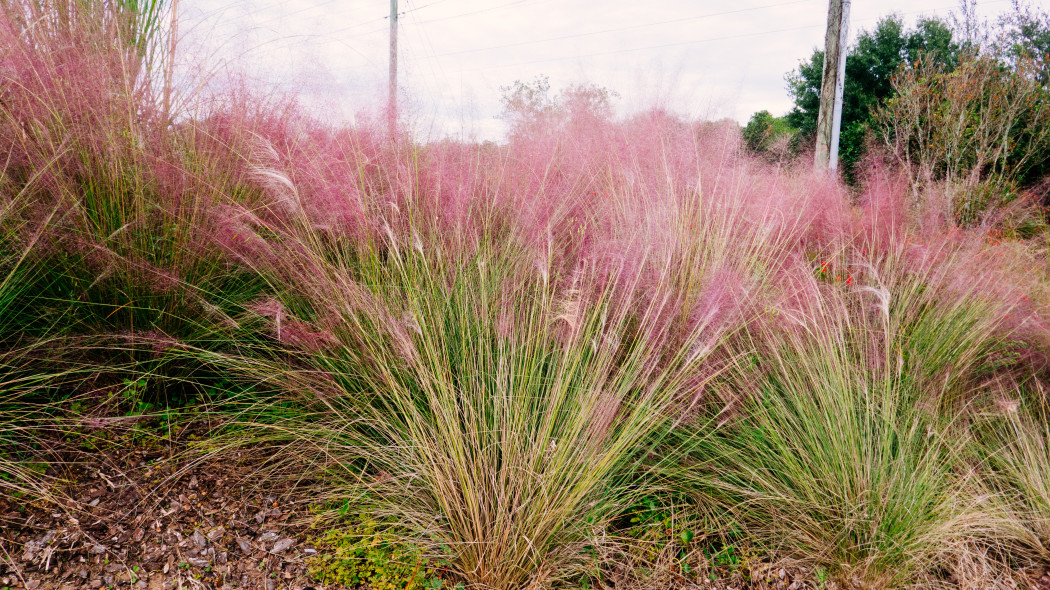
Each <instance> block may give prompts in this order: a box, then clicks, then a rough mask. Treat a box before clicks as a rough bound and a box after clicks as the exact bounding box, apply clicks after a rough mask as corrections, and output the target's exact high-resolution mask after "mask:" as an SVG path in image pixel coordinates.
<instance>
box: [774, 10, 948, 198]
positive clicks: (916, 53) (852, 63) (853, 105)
mask: <svg viewBox="0 0 1050 590" xmlns="http://www.w3.org/2000/svg"><path fill="white" fill-rule="evenodd" d="M960 54H961V46H960V45H959V44H958V43H957V42H956V41H955V40H954V39H953V35H952V29H951V27H950V26H949V25H948V24H947V23H945V22H944V21H941V20H938V19H935V18H928V19H921V20H919V22H918V23H917V24H916V26H915V28H914V29H911V30H906V29H905V27H904V22H903V21H902V20H901V17H900V16H898V15H891V16H888V17H886V18H884V19H882V20H881V21H879V23H878V25H876V27H875V29H874V30H873V31H861V33H860V35H859V36H858V38H857V42H856V44H855V45H854V46H853V47H852V48H851V49H850V51H849V53H848V55H847V57H846V83H845V90H844V93H843V105H842V131H841V136H840V140H839V144H840V148H839V150H840V152H839V157H840V160H841V161H842V165H843V169H844V170H845V172H846V174H847V177H848V178H852V172H853V167H854V166H855V165H856V163H857V161H858V160H859V159H860V157H861V156H862V155H863V151H864V140H865V136H866V135H867V132H868V129H869V128H870V124H871V117H872V109H873V108H874V107H877V106H878V105H880V104H882V102H883V101H885V100H886V99H887V98H889V97H891V96H893V94H894V89H893V77H894V75H895V74H896V73H897V72H898V71H899V70H900V69H901V68H902V67H908V66H910V65H911V64H915V63H916V62H918V60H919V59H920V57H922V56H923V55H926V56H928V57H929V58H930V59H933V60H934V61H935V62H936V63H938V64H939V65H941V66H943V67H944V69H945V70H951V69H954V67H955V66H956V65H957V64H958V61H959V57H960ZM823 68H824V52H823V51H821V50H819V49H818V50H814V52H813V55H812V56H811V57H810V59H809V60H806V61H803V62H801V63H800V64H799V67H798V69H797V70H794V71H792V72H791V73H789V74H788V76H787V81H788V91H789V92H790V94H791V96H792V98H793V99H794V102H795V106H794V108H793V109H792V110H791V112H790V113H788V115H787V121H788V123H790V124H791V125H792V126H793V127H795V128H797V129H798V130H799V132H800V133H801V134H802V135H803V136H804V137H807V138H808V137H810V136H812V135H813V134H814V133H815V132H816V127H817V114H818V112H819V110H820V86H821V78H822V75H823Z"/></svg>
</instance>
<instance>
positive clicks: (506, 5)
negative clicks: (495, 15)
mask: <svg viewBox="0 0 1050 590" xmlns="http://www.w3.org/2000/svg"><path fill="white" fill-rule="evenodd" d="M530 1H532V0H514V1H513V2H507V3H506V4H499V5H497V6H489V7H488V8H481V9H479V10H474V11H471V12H463V13H460V14H453V15H451V16H442V17H439V18H433V19H430V20H425V21H420V22H418V23H416V24H419V25H427V24H430V23H436V22H441V21H443V20H452V19H454V18H461V17H464V16H474V15H475V14H481V13H483V12H491V11H493V10H499V9H501V8H507V7H510V6H517V5H518V4H525V3H526V2H530ZM435 3H436V2H435Z"/></svg>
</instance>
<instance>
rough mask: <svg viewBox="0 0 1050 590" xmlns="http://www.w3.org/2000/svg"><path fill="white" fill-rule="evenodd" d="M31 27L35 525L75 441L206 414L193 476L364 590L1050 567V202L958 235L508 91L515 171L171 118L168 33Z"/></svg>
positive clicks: (1, 384)
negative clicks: (228, 469)
mask: <svg viewBox="0 0 1050 590" xmlns="http://www.w3.org/2000/svg"><path fill="white" fill-rule="evenodd" d="M3 6H4V12H3V15H2V19H3V21H2V22H0V25H2V27H0V66H2V72H3V84H2V92H3V94H2V98H3V100H2V103H0V104H2V106H0V136H2V137H3V138H4V146H5V148H7V150H8V151H9V153H10V155H9V157H8V158H7V160H6V164H5V168H4V170H3V176H2V181H0V314H2V315H0V426H2V427H3V430H2V432H0V490H2V491H3V493H4V494H5V496H7V497H11V498H16V499H18V500H19V501H24V502H27V503H31V502H41V503H42V502H53V503H54V505H58V506H64V505H66V504H68V502H69V501H71V500H70V499H68V498H61V497H60V495H61V492H62V490H63V487H62V485H61V482H57V481H54V479H55V478H54V474H55V471H54V470H50V471H49V470H48V460H47V459H48V456H47V454H46V453H44V452H43V451H41V449H40V448H38V447H40V446H41V445H40V444H39V443H40V442H41V441H45V440H47V436H49V435H48V433H53V432H59V433H61V436H62V437H63V438H64V439H65V440H70V439H72V440H73V441H74V442H75V441H76V438H77V437H80V436H84V433H85V430H84V427H85V425H87V426H90V427H91V428H96V429H98V428H105V427H106V426H107V425H114V424H127V423H129V422H128V420H131V421H132V422H134V421H139V420H143V419H161V415H162V414H163V416H164V418H163V419H164V420H170V419H171V418H170V416H171V413H170V412H171V410H172V408H175V409H178V408H179V407H184V406H186V405H194V404H200V405H199V407H196V408H195V409H196V413H195V415H197V416H207V418H208V420H209V421H208V422H207V423H208V424H222V425H223V427H221V428H217V429H215V430H214V431H213V432H210V433H209V434H208V436H207V437H206V440H205V441H204V442H203V443H202V444H201V445H200V449H199V450H200V452H202V453H210V454H211V456H212V457H219V458H222V457H229V456H232V455H231V454H232V453H237V452H244V451H245V450H252V451H254V452H256V453H258V452H260V449H265V453H266V455H267V456H268V461H267V462H266V463H265V464H264V467H262V468H260V470H259V471H257V472H256V473H257V478H261V479H262V480H264V481H265V480H266V479H267V478H270V479H274V478H282V481H288V478H289V477H291V478H292V480H293V481H295V482H296V484H297V485H298V486H299V489H301V490H305V491H303V492H302V493H303V494H304V495H306V496H307V497H309V498H311V501H312V503H313V511H314V513H315V514H317V515H318V523H320V524H318V525H317V526H323V527H325V529H324V530H325V532H322V533H321V534H320V535H319V538H321V539H323V540H324V542H323V543H321V545H320V546H321V547H322V548H326V550H328V551H330V553H327V554H324V555H322V556H320V557H319V558H318V559H317V561H316V562H315V563H314V565H313V571H315V572H317V575H318V576H319V577H321V578H325V579H327V580H329V581H332V580H334V581H338V582H341V583H344V584H359V583H367V584H368V585H370V586H372V587H432V588H438V587H444V586H445V585H447V586H448V587H458V586H460V585H461V587H463V588H468V587H469V588H494V589H511V588H523V587H536V588H540V587H594V586H596V585H606V586H614V587H627V586H652V587H655V586H662V587H668V586H682V587H685V586H687V585H689V584H693V583H696V582H698V581H699V580H703V579H705V578H707V577H709V576H711V575H713V574H714V575H716V576H717V574H718V573H719V572H723V571H731V572H732V573H734V574H735V575H737V576H738V577H741V578H746V579H747V581H749V582H750V583H753V584H756V585H757V584H761V583H763V580H764V579H765V578H766V577H768V572H771V571H776V570H777V569H779V568H790V569H791V571H792V575H798V576H800V579H802V580H806V581H808V583H811V584H813V585H820V584H835V585H837V586H838V587H849V588H854V587H855V588H900V587H992V586H994V585H996V584H1003V585H1006V584H1008V583H1009V580H1014V581H1015V582H1016V581H1017V580H1023V579H1024V577H1025V576H1026V575H1028V573H1029V572H1031V571H1034V570H1038V568H1044V569H1045V568H1046V567H1048V566H1050V557H1048V555H1047V551H1046V545H1045V544H1046V543H1047V542H1050V541H1048V537H1047V535H1048V532H1047V527H1046V518H1047V516H1046V513H1047V489H1048V488H1050V483H1048V481H1050V480H1048V479H1047V478H1048V477H1050V474H1047V473H1046V470H1045V469H1042V468H1041V467H1040V465H1041V464H1042V463H1045V462H1046V444H1047V430H1046V429H1047V420H1046V402H1047V400H1046V396H1045V391H1046V388H1045V383H1044V382H1045V379H1046V375H1047V369H1048V366H1050V365H1048V360H1050V356H1048V355H1050V330H1048V329H1047V328H1048V325H1047V321H1048V317H1047V314H1048V304H1050V291H1048V284H1047V279H1048V277H1047V271H1048V260H1047V247H1048V241H1047V233H1046V229H1045V227H1046V226H1045V222H1044V220H1045V217H1044V216H1045V211H1043V210H1041V209H1040V207H1039V203H1037V202H1036V200H1035V199H1016V198H1013V197H1010V198H1003V199H987V200H983V201H980V202H979V203H978V202H975V201H972V200H971V201H967V203H966V205H965V206H966V207H968V208H969V209H968V211H969V212H970V213H968V214H967V216H965V218H962V217H960V215H959V214H958V212H959V206H960V204H959V201H958V195H959V192H958V191H957V190H956V187H954V186H953V185H952V184H951V182H945V179H944V178H942V177H941V176H939V173H935V172H936V171H937V170H939V169H938V168H937V166H941V165H942V164H937V163H928V165H929V166H930V168H929V169H928V170H926V172H928V174H926V175H925V176H922V178H924V179H925V181H924V182H922V183H916V182H915V178H917V176H916V175H917V174H921V173H922V172H923V170H917V169H916V168H914V167H904V168H901V167H899V166H897V164H896V163H894V162H893V159H892V158H891V157H890V154H889V153H887V154H884V155H885V156H886V157H884V158H872V159H871V161H869V162H867V163H866V164H858V167H857V168H855V169H854V176H855V177H856V178H857V179H858V181H857V187H853V188H849V187H847V186H845V185H844V184H843V183H842V182H840V181H838V180H837V179H835V178H832V177H828V176H824V175H818V174H815V173H813V172H812V171H810V170H809V166H808V163H806V162H795V163H792V162H791V161H790V160H789V159H787V158H786V157H785V158H778V159H777V160H776V161H775V162H769V161H768V160H766V159H762V158H758V157H755V156H754V155H753V154H752V153H750V152H749V149H748V144H747V142H746V141H745V139H746V138H745V137H744V136H743V135H742V134H741V130H740V129H739V127H738V126H736V125H735V124H733V123H725V122H722V123H712V122H703V121H690V120H687V119H684V118H682V117H680V116H677V115H675V114H673V113H669V112H666V111H662V110H659V109H654V110H650V111H646V112H642V113H639V114H635V115H632V116H629V117H626V118H622V119H618V118H616V117H615V116H614V114H613V111H612V109H611V108H610V107H609V100H610V99H611V97H612V95H611V94H610V93H609V92H608V91H606V90H604V89H601V88H596V87H589V86H578V87H574V88H571V89H569V90H567V91H565V92H563V93H561V94H559V95H557V96H556V97H553V98H552V97H550V96H548V95H547V92H548V90H549V88H548V87H547V86H546V85H545V84H546V83H545V81H544V82H543V83H536V84H535V85H533V86H529V85H527V84H519V85H518V86H516V87H514V88H511V89H509V91H510V92H511V93H512V94H511V96H510V97H509V100H508V101H506V102H507V105H508V113H507V116H508V118H509V120H510V122H511V125H512V127H513V129H512V132H511V134H510V139H509V140H508V142H506V143H505V144H501V145H495V146H493V145H476V144H471V143H461V142H453V141H443V142H431V143H420V142H418V141H416V140H413V139H412V138H411V137H410V136H409V134H408V133H406V134H404V135H403V136H398V137H388V136H387V135H385V134H384V133H383V132H381V131H379V130H378V129H372V128H369V127H368V126H364V125H363V126H358V127H355V128H335V127H332V126H331V125H330V124H328V123H325V122H324V121H323V120H320V119H318V118H315V117H313V116H311V114H310V113H308V112H306V111H305V110H303V109H301V108H299V107H298V106H297V105H296V103H295V101H294V98H281V97H273V96H269V97H266V96H259V95H256V94H253V93H251V92H248V91H243V92H242V91H236V92H230V93H229V94H219V95H212V96H204V95H192V94H189V95H178V93H177V92H176V91H175V89H173V88H172V87H171V86H170V80H169V79H170V74H168V73H167V70H166V67H164V66H163V65H158V64H165V63H167V62H166V61H165V60H168V59H172V56H171V55H164V54H163V51H166V50H170V49H165V48H168V47H169V41H170V40H169V39H167V38H166V37H164V35H163V33H158V32H157V30H156V27H157V26H158V25H157V22H158V19H160V18H162V16H163V15H165V14H168V13H167V12H165V11H164V6H163V5H160V4H158V5H153V4H148V5H146V6H140V5H139V4H137V3H122V2H116V3H106V2H100V3H94V2H82V3H72V4H70V3H63V2H56V3H54V4H49V3H39V2H32V3H30V2H26V3H22V2H15V1H11V2H5V3H4V4H3ZM34 22H38V23H43V24H42V25H40V26H37V25H32V26H30V23H34ZM44 25H46V26H44ZM156 52H160V53H156ZM959 71H962V72H965V71H968V70H967V69H966V68H965V67H960V69H959V70H957V72H959ZM1026 88H1028V87H1027V86H1026ZM1029 90H1031V92H1036V90H1035V89H1034V87H1031V88H1029ZM902 96H904V95H903V93H902ZM173 104H180V105H190V106H192V108H190V109H188V110H186V111H185V112H181V113H174V112H173V111H172V109H173V107H172V105H173ZM894 104H895V103H894ZM891 106H892V105H891ZM960 108H964V107H960ZM898 119H900V118H899V117H898ZM894 120H896V119H892V118H886V119H884V120H882V121H883V122H884V123H885V124H886V125H889V126H890V127H892V125H893V121H894ZM914 124H915V125H919V123H914ZM894 129H896V131H897V132H899V133H901V134H905V135H906V134H910V133H913V132H914V131H913V129H912V128H908V129H899V128H894ZM752 149H753V146H752ZM887 162H889V163H887ZM920 164H921V163H920ZM964 164H965V163H964ZM966 165H969V164H966ZM959 166H963V164H959ZM974 166H977V167H983V166H985V164H984V163H978V164H974ZM1004 166H1005V164H1004ZM982 169H983V168H982ZM996 170H999V171H1004V170H1005V168H1003V167H1002V166H1000V168H997V169H996ZM981 173H982V170H978V171H977V175H978V176H980V174H981ZM1004 173H1005V172H1004ZM1000 188H1002V187H999V185H995V186H992V187H991V188H990V189H989V190H993V189H994V190H999V189H1000ZM1015 188H1018V187H1014V186H1011V187H1008V188H1007V189H1003V190H1013V189H1015ZM977 209H980V210H979V211H977ZM1007 215H1010V216H1013V217H1011V218H1013V219H1019V218H1023V219H1028V220H1033V222H1032V223H1029V224H1027V225H1026V226H1025V228H1026V229H1025V230H1024V231H1004V229H1003V225H1002V220H1003V219H1005V218H1006V216H1007ZM135 423H137V422H135ZM261 514H264V513H261ZM264 517H265V514H264ZM245 551H247V550H245ZM1039 571H1041V570H1039ZM780 579H783V577H781V578H780ZM968 585H969V586H968Z"/></svg>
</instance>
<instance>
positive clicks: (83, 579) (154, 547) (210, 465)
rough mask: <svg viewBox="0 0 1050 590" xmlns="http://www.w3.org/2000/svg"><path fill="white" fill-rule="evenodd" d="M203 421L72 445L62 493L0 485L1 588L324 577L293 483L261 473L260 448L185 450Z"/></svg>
mask: <svg viewBox="0 0 1050 590" xmlns="http://www.w3.org/2000/svg"><path fill="white" fill-rule="evenodd" d="M195 429H196V430H198V431H199V429H200V425H197V426H194V427H188V428H185V429H184V430H183V431H182V432H179V433H178V434H173V435H172V436H166V437H145V438H144V439H140V440H136V439H135V438H134V437H131V436H129V435H128V434H127V433H124V434H121V435H119V436H115V437H109V438H112V439H113V440H112V441H111V442H110V443H108V444H96V445H93V446H94V448H92V449H91V450H90V451H85V450H76V449H67V450H66V451H63V452H62V453H61V455H62V457H63V459H64V461H63V462H52V463H51V465H52V470H54V469H55V468H56V467H58V466H61V470H62V472H61V473H55V474H54V475H56V476H59V477H61V479H62V480H63V481H64V482H66V483H65V485H64V486H63V487H64V489H63V492H64V493H63V497H62V498H61V499H60V500H59V502H58V503H54V502H52V503H47V504H44V503H38V504H33V503H26V502H22V501H20V500H19V499H17V498H10V497H3V496H2V495H0V588H5V587H6V588H29V589H52V588H54V589H59V590H72V589H75V588H141V589H146V590H169V589H182V588H186V589H197V588H223V589H225V588H251V589H261V590H277V589H279V588H285V589H291V590H306V589H308V588H317V589H321V588H322V585H320V584H318V583H316V582H313V581H311V580H310V578H309V577H308V576H307V574H306V569H307V565H306V560H307V559H308V558H309V557H310V556H311V555H315V554H316V553H317V549H316V548H315V547H313V546H311V544H310V539H311V538H312V537H311V535H310V531H309V528H308V526H307V525H306V524H304V520H305V519H304V518H303V516H304V515H305V513H306V506H305V505H303V504H302V503H298V504H297V503H295V502H293V501H292V494H293V493H294V491H295V490H294V489H293V488H292V486H291V485H290V484H289V483H287V482H279V483H277V484H275V485H268V486H266V487H262V486H260V485H258V484H259V483H260V482H258V481H255V480H256V479H258V478H257V477H255V476H254V474H256V473H257V467H258V465H259V464H260V461H261V459H260V457H259V456H258V455H254V456H249V455H248V454H246V453H245V454H242V455H237V454H233V455H230V454H227V455H225V456H224V457H223V458H221V459H218V458H213V459H208V458H207V457H204V458H201V456H200V455H193V454H190V453H187V452H186V450H187V439H188V438H190V437H196V436H200V435H206V433H200V432H198V434H193V433H192V431H193V430H195ZM70 446H71V445H70ZM52 456H54V455H52Z"/></svg>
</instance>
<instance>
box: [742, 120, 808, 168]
mask: <svg viewBox="0 0 1050 590" xmlns="http://www.w3.org/2000/svg"><path fill="white" fill-rule="evenodd" d="M797 134H798V130H797V129H795V128H794V127H792V126H791V124H790V123H788V121H787V118H786V117H774V116H773V115H772V114H771V113H770V112H769V111H765V110H763V111H758V112H757V113H755V114H754V115H751V119H750V120H749V121H748V122H747V126H746V127H744V132H743V135H744V143H745V144H746V145H747V147H748V149H749V150H751V151H752V152H753V153H756V154H760V155H763V156H766V157H770V158H772V159H774V160H779V159H781V158H783V157H786V156H788V155H790V154H791V153H793V152H794V151H795V148H796V146H795V141H794V140H795V138H796V136H797Z"/></svg>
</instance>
